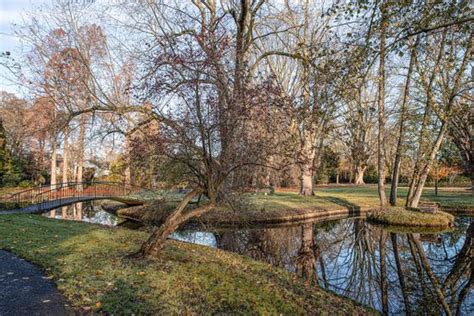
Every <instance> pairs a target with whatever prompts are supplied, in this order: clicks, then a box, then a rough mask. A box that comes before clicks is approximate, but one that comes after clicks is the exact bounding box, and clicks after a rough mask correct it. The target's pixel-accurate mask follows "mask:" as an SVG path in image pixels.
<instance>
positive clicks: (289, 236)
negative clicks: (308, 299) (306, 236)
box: [216, 226, 301, 272]
mask: <svg viewBox="0 0 474 316" xmlns="http://www.w3.org/2000/svg"><path fill="white" fill-rule="evenodd" d="M300 233H301V227H295V226H293V227H282V228H268V229H250V230H226V231H223V232H220V233H218V234H216V242H217V247H218V248H221V249H224V250H227V251H233V252H237V253H240V254H243V255H247V256H249V257H252V258H254V259H257V260H261V261H265V262H268V263H270V264H272V265H274V266H278V267H284V268H285V269H287V270H289V271H292V272H295V271H296V267H295V265H294V263H293V259H294V258H295V257H297V255H298V249H299V244H300Z"/></svg>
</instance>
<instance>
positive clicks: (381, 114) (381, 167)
mask: <svg viewBox="0 0 474 316" xmlns="http://www.w3.org/2000/svg"><path fill="white" fill-rule="evenodd" d="M385 10H386V8H385V4H384V3H383V4H382V5H381V11H382V12H381V13H382V22H381V27H380V61H379V75H378V76H379V78H378V80H379V84H378V102H377V103H378V104H377V105H378V135H377V168H378V176H379V181H378V185H377V188H378V193H379V199H380V206H381V207H382V208H383V207H385V204H387V197H386V195H385V152H384V150H383V144H384V141H385V130H384V129H385V29H386V27H387V18H386V12H385Z"/></svg>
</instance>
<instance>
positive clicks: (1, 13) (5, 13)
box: [0, 0, 52, 92]
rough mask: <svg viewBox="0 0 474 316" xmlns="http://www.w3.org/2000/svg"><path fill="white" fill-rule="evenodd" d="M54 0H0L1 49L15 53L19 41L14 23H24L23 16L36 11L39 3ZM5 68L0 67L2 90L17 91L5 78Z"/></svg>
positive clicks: (0, 85) (0, 88)
mask: <svg viewBox="0 0 474 316" xmlns="http://www.w3.org/2000/svg"><path fill="white" fill-rule="evenodd" d="M51 1H52V0H0V51H2V52H4V51H10V52H12V53H15V52H16V51H18V50H19V42H18V40H17V39H16V38H15V37H14V36H13V27H14V24H15V23H16V24H21V23H22V16H23V17H24V16H25V14H26V13H34V11H35V8H36V7H37V6H38V5H41V4H44V3H51ZM4 74H5V69H2V68H0V90H4V91H8V92H17V91H18V90H17V89H16V87H15V86H14V85H12V84H11V83H10V82H9V81H8V80H6V79H5V78H4Z"/></svg>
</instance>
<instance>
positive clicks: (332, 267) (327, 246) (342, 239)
mask: <svg viewBox="0 0 474 316" xmlns="http://www.w3.org/2000/svg"><path fill="white" fill-rule="evenodd" d="M379 238H380V231H379V230H377V229H375V228H374V227H373V226H370V225H368V224H367V223H366V222H365V221H364V220H362V219H348V220H341V221H339V223H338V225H336V226H335V227H334V228H333V229H331V230H329V231H324V230H318V233H317V234H316V237H315V239H316V240H315V243H316V244H319V245H321V260H322V261H323V262H324V263H325V267H326V275H327V276H326V278H327V284H328V288H329V289H331V290H334V291H336V292H338V293H341V294H343V295H345V296H348V297H351V298H353V299H355V300H357V301H359V302H362V303H364V304H367V305H371V306H377V307H379V305H380V304H379V302H381V300H382V297H381V292H380V291H379V289H380V282H379V280H380V277H379V275H380V271H379V269H378V268H379V264H378V256H377V255H376V249H377V245H378V239H379ZM323 285H324V282H323Z"/></svg>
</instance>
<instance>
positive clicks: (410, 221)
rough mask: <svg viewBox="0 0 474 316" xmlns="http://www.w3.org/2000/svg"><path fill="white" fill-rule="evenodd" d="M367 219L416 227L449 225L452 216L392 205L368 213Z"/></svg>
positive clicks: (392, 224)
mask: <svg viewBox="0 0 474 316" xmlns="http://www.w3.org/2000/svg"><path fill="white" fill-rule="evenodd" d="M367 219H368V220H369V221H371V222H375V223H379V224H384V225H391V226H412V227H413V226H418V227H443V228H448V227H451V226H452V225H453V223H454V216H453V215H451V214H448V213H445V212H441V211H438V212H436V213H434V214H430V213H421V212H418V211H412V210H407V209H405V208H402V207H393V208H389V209H387V210H385V211H379V212H374V213H371V214H369V216H368V217H367Z"/></svg>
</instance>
